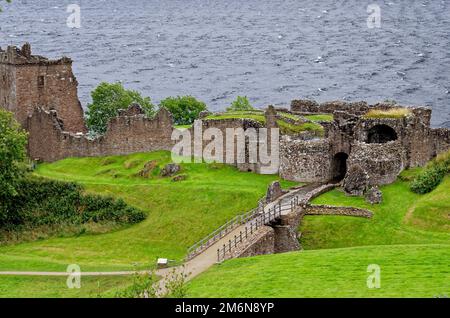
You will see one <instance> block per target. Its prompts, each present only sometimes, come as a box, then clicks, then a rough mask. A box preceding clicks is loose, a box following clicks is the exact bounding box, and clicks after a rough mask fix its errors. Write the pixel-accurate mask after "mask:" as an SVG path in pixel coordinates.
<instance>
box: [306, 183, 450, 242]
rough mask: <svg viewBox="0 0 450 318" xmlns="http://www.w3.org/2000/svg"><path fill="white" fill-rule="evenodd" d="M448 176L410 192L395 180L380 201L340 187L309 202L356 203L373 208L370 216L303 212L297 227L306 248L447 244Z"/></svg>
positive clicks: (386, 187) (354, 204)
mask: <svg viewBox="0 0 450 318" xmlns="http://www.w3.org/2000/svg"><path fill="white" fill-rule="evenodd" d="M449 188H450V178H449V177H447V178H446V179H445V180H444V182H442V183H441V184H440V185H439V186H438V188H437V189H435V190H434V191H432V192H431V193H428V194H425V195H419V194H415V193H413V192H411V190H410V189H409V186H408V183H407V182H403V181H397V182H395V183H393V184H390V185H387V186H383V187H381V190H382V192H383V202H382V203H381V204H379V205H373V206H371V205H370V204H368V203H366V202H365V200H364V199H363V198H359V197H348V196H346V195H345V194H344V193H343V192H342V191H340V190H333V191H330V192H328V193H325V194H323V195H321V196H319V197H318V198H316V199H315V200H313V202H312V203H315V204H331V205H336V206H355V207H360V208H366V209H369V210H371V211H373V212H374V216H373V218H372V219H363V218H354V217H341V216H306V217H305V218H304V219H303V222H302V224H301V227H300V231H301V232H302V238H301V244H302V246H303V248H305V249H320V248H339V247H350V246H362V245H386V244H425V243H443V244H450V231H448V229H447V230H445V228H446V226H447V228H448V224H449V221H448V220H449V219H448V213H449V211H450V201H449V190H448V189H449Z"/></svg>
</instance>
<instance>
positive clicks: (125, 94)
mask: <svg viewBox="0 0 450 318" xmlns="http://www.w3.org/2000/svg"><path fill="white" fill-rule="evenodd" d="M91 96H92V104H89V105H88V110H87V112H86V117H87V118H86V124H87V126H88V128H89V130H90V131H91V133H94V134H103V133H105V131H106V128H107V126H108V121H109V120H110V119H111V118H113V117H116V116H117V115H118V113H119V109H127V108H128V107H129V106H130V105H131V104H132V103H138V104H139V105H140V106H141V107H142V109H143V110H144V111H145V114H146V115H147V117H153V116H154V114H155V106H154V105H153V104H152V102H151V100H150V98H149V97H142V96H141V94H140V93H139V92H137V91H133V90H126V89H125V88H124V87H123V85H122V84H121V83H113V84H110V83H105V82H102V83H100V84H99V85H98V86H97V88H95V90H93V91H92V93H91Z"/></svg>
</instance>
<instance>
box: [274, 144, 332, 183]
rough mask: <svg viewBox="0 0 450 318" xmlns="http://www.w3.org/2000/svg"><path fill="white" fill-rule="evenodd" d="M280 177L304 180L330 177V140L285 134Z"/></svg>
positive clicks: (281, 148) (316, 180)
mask: <svg viewBox="0 0 450 318" xmlns="http://www.w3.org/2000/svg"><path fill="white" fill-rule="evenodd" d="M279 173H280V177H282V178H284V179H287V180H292V181H302V182H323V181H328V180H329V179H330V173H331V155H330V140H328V139H314V140H300V139H295V138H291V137H289V136H283V137H282V139H281V142H280V171H279Z"/></svg>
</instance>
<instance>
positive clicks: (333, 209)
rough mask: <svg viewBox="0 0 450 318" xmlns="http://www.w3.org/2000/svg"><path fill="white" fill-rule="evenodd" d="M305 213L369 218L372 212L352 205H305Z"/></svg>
mask: <svg viewBox="0 0 450 318" xmlns="http://www.w3.org/2000/svg"><path fill="white" fill-rule="evenodd" d="M305 211H306V213H305V214H306V215H345V216H358V217H363V218H371V217H372V216H373V213H372V212H371V211H369V210H366V209H359V208H354V207H341V206H332V205H307V206H306V209H305Z"/></svg>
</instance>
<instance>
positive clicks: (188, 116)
mask: <svg viewBox="0 0 450 318" xmlns="http://www.w3.org/2000/svg"><path fill="white" fill-rule="evenodd" d="M159 107H164V108H166V109H167V110H168V111H169V112H171V113H172V116H173V121H174V123H175V124H176V125H190V124H192V123H193V122H194V120H196V119H197V118H198V116H199V114H200V112H202V111H204V110H206V104H205V103H203V102H201V101H199V100H197V99H195V98H194V97H192V96H177V97H168V98H166V99H164V100H162V101H161V103H160V104H159Z"/></svg>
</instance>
